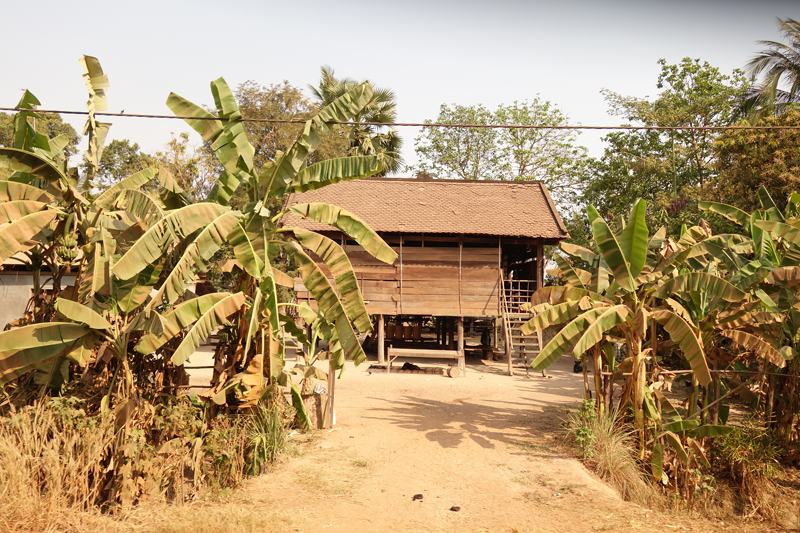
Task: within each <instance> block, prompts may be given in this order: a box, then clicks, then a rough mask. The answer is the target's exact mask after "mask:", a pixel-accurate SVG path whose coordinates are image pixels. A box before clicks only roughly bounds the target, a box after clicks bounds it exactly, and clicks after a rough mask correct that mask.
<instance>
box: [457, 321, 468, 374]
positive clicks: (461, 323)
mask: <svg viewBox="0 0 800 533" xmlns="http://www.w3.org/2000/svg"><path fill="white" fill-rule="evenodd" d="M458 369H459V370H460V372H459V374H460V375H462V376H463V375H464V372H465V371H466V364H465V363H464V317H463V316H460V317H458Z"/></svg>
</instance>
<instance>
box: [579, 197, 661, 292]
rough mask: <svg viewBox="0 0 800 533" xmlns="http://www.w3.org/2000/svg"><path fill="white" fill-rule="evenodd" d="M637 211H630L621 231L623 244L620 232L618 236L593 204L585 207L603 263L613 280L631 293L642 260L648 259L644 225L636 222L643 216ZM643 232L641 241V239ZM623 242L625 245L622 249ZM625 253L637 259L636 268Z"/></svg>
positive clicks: (641, 266)
mask: <svg viewBox="0 0 800 533" xmlns="http://www.w3.org/2000/svg"><path fill="white" fill-rule="evenodd" d="M637 206H638V204H637ZM639 213H640V211H639V209H638V208H637V209H636V210H635V211H632V212H631V224H629V225H630V228H628V227H626V229H625V230H623V234H624V235H625V241H624V243H623V242H622V241H621V238H622V235H620V239H618V238H617V236H616V235H614V233H613V232H612V231H611V228H609V227H608V224H606V221H605V220H603V219H602V218H601V217H600V214H599V213H598V212H597V210H596V209H595V208H594V207H592V206H589V207H588V208H587V214H588V215H589V221H590V222H591V225H592V234H593V237H594V241H595V244H596V245H597V248H598V250H600V253H601V254H602V255H603V258H604V259H605V261H606V264H607V265H608V267H609V268H610V269H611V271H612V272H613V273H614V280H615V281H616V282H617V283H618V284H619V285H620V286H621V287H622V288H623V289H625V290H626V291H628V292H633V291H634V290H635V289H636V285H635V280H636V277H637V276H638V275H639V273H640V272H641V270H642V268H644V261H645V259H646V258H647V227H646V226H642V224H641V223H640V222H639V219H640V218H642V217H643V213H642V214H641V215H640V214H639ZM634 215H635V217H634ZM642 235H643V236H644V240H642ZM623 244H624V245H625V246H626V247H627V248H623ZM626 254H629V255H630V256H632V257H633V258H635V259H636V261H637V264H636V265H635V266H638V271H635V268H634V265H632V264H631V262H630V258H629V257H628V256H627V255H626ZM634 272H635V274H634Z"/></svg>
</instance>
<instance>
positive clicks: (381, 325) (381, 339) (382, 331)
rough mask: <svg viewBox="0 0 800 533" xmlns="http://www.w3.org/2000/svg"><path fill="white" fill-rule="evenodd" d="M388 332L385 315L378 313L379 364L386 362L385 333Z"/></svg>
mask: <svg viewBox="0 0 800 533" xmlns="http://www.w3.org/2000/svg"><path fill="white" fill-rule="evenodd" d="M385 334H386V326H385V325H384V320H383V315H378V364H379V365H383V364H385V363H386V353H385V350H386V348H385V347H384V346H385V344H386V343H385V342H384V335H385Z"/></svg>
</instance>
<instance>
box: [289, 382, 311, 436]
mask: <svg viewBox="0 0 800 533" xmlns="http://www.w3.org/2000/svg"><path fill="white" fill-rule="evenodd" d="M291 391H292V406H293V407H294V409H295V411H297V419H298V420H300V423H301V424H302V425H303V429H305V430H306V431H310V430H311V418H310V417H309V416H308V411H306V406H305V404H304V403H303V397H302V396H301V395H300V389H298V388H297V385H295V384H294V383H292V386H291Z"/></svg>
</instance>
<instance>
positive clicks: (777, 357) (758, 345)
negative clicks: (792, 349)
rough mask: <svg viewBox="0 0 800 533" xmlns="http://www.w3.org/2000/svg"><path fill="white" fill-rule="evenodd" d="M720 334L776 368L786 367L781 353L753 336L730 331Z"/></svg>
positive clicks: (742, 332)
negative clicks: (751, 351)
mask: <svg viewBox="0 0 800 533" xmlns="http://www.w3.org/2000/svg"><path fill="white" fill-rule="evenodd" d="M720 334H721V335H722V336H723V337H727V338H729V339H731V340H732V341H733V342H735V343H736V344H738V345H739V346H742V347H743V348H747V349H748V350H753V351H754V352H755V353H756V355H758V356H760V357H763V358H764V359H766V360H767V361H769V362H770V363H772V364H773V365H775V366H777V367H778V368H784V367H785V366H786V359H784V358H783V356H782V355H781V353H780V352H779V351H778V350H776V349H775V348H773V347H772V346H771V345H770V344H769V343H767V342H765V341H764V340H763V339H761V338H759V337H757V336H755V335H751V334H750V333H745V332H744V331H739V330H732V329H726V330H724V331H721V332H720Z"/></svg>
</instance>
